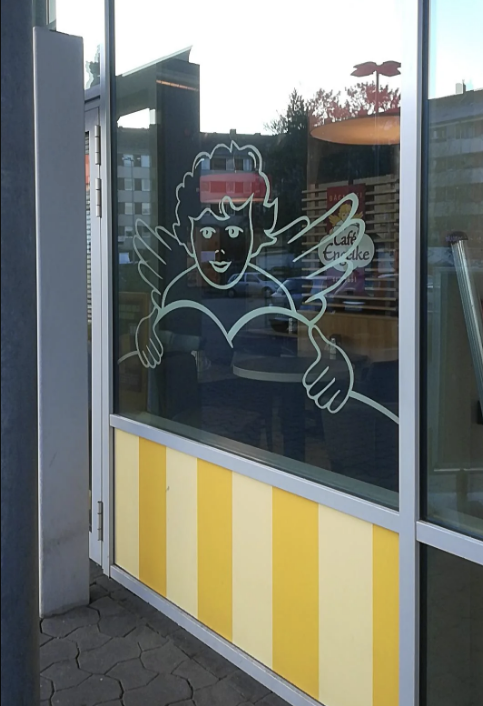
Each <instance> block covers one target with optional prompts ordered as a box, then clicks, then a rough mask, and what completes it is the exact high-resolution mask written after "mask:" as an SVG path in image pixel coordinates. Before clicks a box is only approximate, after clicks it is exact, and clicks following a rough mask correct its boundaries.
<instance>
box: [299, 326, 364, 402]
mask: <svg viewBox="0 0 483 706" xmlns="http://www.w3.org/2000/svg"><path fill="white" fill-rule="evenodd" d="M309 338H310V340H311V341H312V344H313V346H314V348H315V351H316V354H317V357H316V359H315V361H314V362H313V363H312V364H311V365H310V366H309V368H308V369H307V371H306V373H305V375H304V378H303V384H304V387H305V389H306V390H307V395H308V396H309V397H310V399H311V400H313V401H314V402H315V404H316V405H317V407H319V408H320V409H327V411H328V412H331V413H332V414H335V413H336V412H339V411H340V410H341V409H342V407H343V406H344V405H345V403H346V402H347V400H348V398H349V395H350V392H351V390H352V385H353V381H354V373H353V370H352V365H351V363H350V361H349V360H348V359H347V357H346V355H345V354H344V352H343V351H342V350H341V349H340V348H339V347H338V346H337V345H335V344H334V343H332V342H330V341H328V340H327V339H326V338H325V336H323V335H322V333H321V332H320V330H319V329H318V328H317V327H316V326H311V327H310V328H309ZM337 353H339V355H338V356H337V359H336V357H335V355H334V354H337ZM341 368H342V369H341Z"/></svg>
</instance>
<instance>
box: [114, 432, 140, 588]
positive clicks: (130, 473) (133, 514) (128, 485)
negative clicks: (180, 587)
mask: <svg viewBox="0 0 483 706" xmlns="http://www.w3.org/2000/svg"><path fill="white" fill-rule="evenodd" d="M114 497H115V512H114V552H115V562H116V564H117V565H118V566H120V567H121V568H122V569H124V570H125V571H127V572H128V573H129V574H131V575H132V576H134V577H135V578H139V439H138V437H137V436H132V435H131V434H126V433H125V432H123V431H119V430H116V433H115V472H114Z"/></svg>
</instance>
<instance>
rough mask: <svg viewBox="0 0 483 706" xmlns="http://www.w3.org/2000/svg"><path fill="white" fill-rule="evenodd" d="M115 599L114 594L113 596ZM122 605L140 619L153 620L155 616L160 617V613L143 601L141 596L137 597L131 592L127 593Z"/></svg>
mask: <svg viewBox="0 0 483 706" xmlns="http://www.w3.org/2000/svg"><path fill="white" fill-rule="evenodd" d="M111 595H112V596H113V597H114V594H111ZM121 605H122V606H123V608H125V609H126V610H129V611H130V612H131V613H134V615H137V616H139V617H140V618H145V619H148V618H153V617H154V616H155V615H159V611H158V610H156V608H154V607H153V606H152V605H149V603H146V601H143V600H142V598H139V596H135V595H134V594H133V593H131V592H130V591H126V595H124V598H122V599H121Z"/></svg>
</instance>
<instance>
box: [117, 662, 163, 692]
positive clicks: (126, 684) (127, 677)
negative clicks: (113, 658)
mask: <svg viewBox="0 0 483 706" xmlns="http://www.w3.org/2000/svg"><path fill="white" fill-rule="evenodd" d="M108 676H109V677H113V679H117V680H118V681H120V682H121V686H122V688H123V689H124V690H125V691H128V690H129V689H138V688H139V687H141V686H146V685H147V684H149V682H150V681H152V680H153V679H154V678H155V677H156V676H157V673H156V672H151V671H150V670H148V669H145V668H144V666H143V664H142V662H141V660H140V659H130V660H127V662H120V663H119V664H116V666H115V667H113V669H111V671H110V672H109V673H108Z"/></svg>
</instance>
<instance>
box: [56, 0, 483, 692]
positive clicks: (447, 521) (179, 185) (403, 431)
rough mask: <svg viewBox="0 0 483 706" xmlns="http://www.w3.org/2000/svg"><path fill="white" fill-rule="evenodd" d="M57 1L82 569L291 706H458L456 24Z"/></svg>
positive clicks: (464, 201)
mask: <svg viewBox="0 0 483 706" xmlns="http://www.w3.org/2000/svg"><path fill="white" fill-rule="evenodd" d="M55 5H56V7H55V8H54V7H51V16H50V18H49V19H50V22H51V26H52V27H53V28H56V29H57V30H59V31H62V32H68V33H72V34H81V35H83V37H84V41H85V59H86V138H87V142H86V151H87V160H86V164H87V170H88V178H87V179H86V185H87V191H88V194H87V195H88V199H87V203H88V209H89V210H88V213H89V219H88V222H89V227H88V256H89V257H88V261H89V268H90V277H89V280H88V281H89V288H90V291H89V302H90V306H89V312H90V319H91V321H90V327H89V330H90V337H91V341H90V345H91V350H92V356H91V365H92V375H91V380H92V395H91V398H92V403H91V408H92V411H91V413H92V424H91V427H92V445H91V446H92V448H91V496H92V497H91V502H92V513H91V514H92V520H91V530H92V537H91V555H92V558H93V559H95V560H96V561H98V563H100V564H101V565H102V567H103V569H104V570H105V572H106V573H108V574H110V575H111V576H113V577H114V578H116V580H118V581H119V582H120V583H122V584H123V585H125V586H127V587H128V588H129V589H130V590H132V591H133V592H134V593H137V594H138V595H139V596H141V597H142V598H144V599H145V600H147V601H148V602H150V603H152V604H153V605H155V606H156V607H157V608H159V610H161V611H162V612H165V613H166V614H168V615H169V616H171V617H173V618H174V619H175V620H176V621H178V622H179V623H180V624H182V625H183V626H184V627H185V628H187V629H188V630H190V631H191V632H193V633H194V634H195V635H196V636H197V637H199V638H200V639H202V640H204V641H205V642H207V643H208V644H210V645H211V646H212V647H214V649H216V650H218V651H219V652H220V653H222V654H223V655H225V656H226V657H227V658H228V659H230V660H232V661H234V662H236V663H237V664H238V665H239V666H241V667H242V668H243V669H245V670H246V671H247V672H248V673H250V674H251V675H252V676H254V677H255V678H257V679H259V680H260V681H262V682H263V683H265V684H266V685H267V686H269V687H270V688H271V689H272V690H273V691H275V692H276V693H279V694H280V695H281V696H282V697H283V698H285V699H286V700H287V701H288V702H290V703H293V704H294V705H295V704H296V705H298V704H317V703H321V704H324V705H325V706H396V705H398V704H399V705H400V706H416V705H420V706H436V705H437V706H456V705H458V706H476V704H479V703H481V700H482V699H483V418H482V407H483V225H482V224H483V56H482V53H481V39H480V38H479V33H478V29H477V28H478V27H481V26H482V24H483V10H482V8H481V6H480V3H479V2H477V0H462V3H459V4H458V9H456V7H455V6H454V5H453V4H452V3H450V2H447V1H446V0H408V1H405V2H402V0H392V1H391V2H382V1H381V0H364V2H352V3H348V4H347V7H346V12H344V13H341V12H340V8H339V6H338V5H337V4H335V5H334V4H331V3H328V2H322V3H312V2H309V3H306V4H305V5H304V6H303V7H300V8H293V7H288V6H287V7H286V8H282V6H280V7H277V9H275V8H274V6H273V4H272V3H268V2H263V1H262V2H257V3H255V2H251V1H249V2H247V3H245V5H244V7H243V9H240V8H238V7H235V6H229V5H226V4H222V3H219V2H217V1H216V0H210V1H209V2H208V3H205V4H200V3H197V2H185V3H178V5H171V6H169V8H168V7H167V5H166V3H159V2H154V1H153V0H138V2H137V3H135V5H133V4H132V3H128V2H125V0H106V2H105V3H103V2H101V0H98V1H97V2H91V3H87V4H86V3H83V4H82V5H79V8H78V9H74V8H73V7H72V5H73V3H71V2H67V0H57V2H56V4H55ZM91 5H92V7H90V6H91ZM468 17H471V18H472V19H471V21H468ZM369 60H371V61H369ZM95 190H97V191H98V192H99V193H100V196H98V195H97V194H96V193H94V191H95ZM94 202H95V203H96V204H97V205H98V206H99V207H98V208H96V212H95V213H94V211H93V210H92V211H91V208H90V204H91V203H94ZM101 202H102V207H100V205H99V204H100V203H101ZM101 523H102V527H101ZM101 530H102V531H101Z"/></svg>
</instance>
